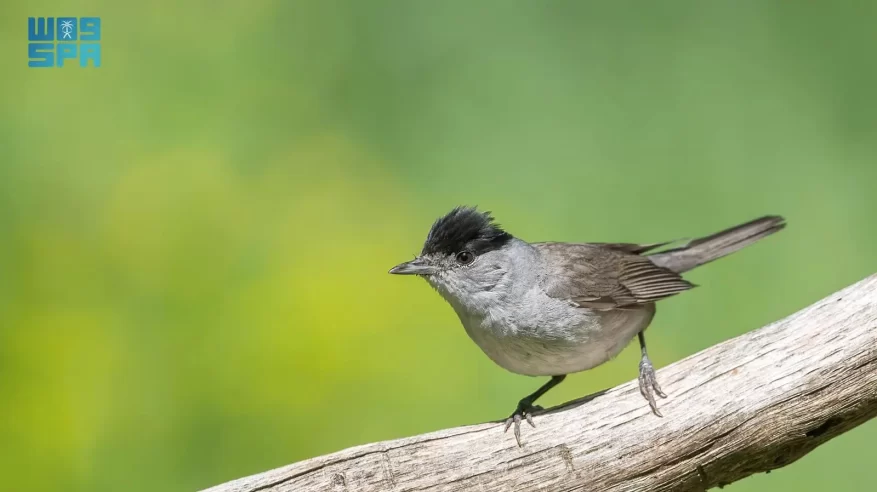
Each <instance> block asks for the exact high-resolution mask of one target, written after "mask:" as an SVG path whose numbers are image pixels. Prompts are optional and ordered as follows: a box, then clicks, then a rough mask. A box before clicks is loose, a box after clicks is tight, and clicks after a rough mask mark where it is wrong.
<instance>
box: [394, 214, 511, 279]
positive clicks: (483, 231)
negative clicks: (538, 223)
mask: <svg viewBox="0 0 877 492" xmlns="http://www.w3.org/2000/svg"><path fill="white" fill-rule="evenodd" d="M511 239H512V235H511V234H509V233H507V232H506V231H504V230H502V227H500V225H499V224H497V223H496V221H494V219H493V217H492V216H491V215H490V212H480V211H478V209H477V208H476V207H466V206H460V207H455V208H454V209H453V210H451V211H450V212H448V214H447V215H445V216H444V217H441V218H439V219H437V220H436V221H435V222H434V223H433V224H432V228H430V230H429V234H427V236H426V241H425V242H424V243H423V250H422V251H421V252H420V256H419V257H418V258H415V259H414V260H412V261H410V262H407V263H403V264H401V265H398V266H396V267H394V268H393V269H392V270H390V273H398V274H407V273H410V274H418V275H428V274H430V273H434V272H433V269H432V268H429V267H427V265H426V262H425V261H424V260H423V257H424V256H433V255H454V254H457V255H460V254H461V253H468V254H470V255H472V257H473V259H474V257H475V256H478V255H481V254H484V253H486V252H488V251H493V250H496V249H499V248H501V247H503V246H504V245H505V244H506V243H508V242H509V241H510V240H511ZM458 259H460V260H465V258H458ZM470 262H471V261H470ZM460 263H464V264H465V263H466V261H460Z"/></svg>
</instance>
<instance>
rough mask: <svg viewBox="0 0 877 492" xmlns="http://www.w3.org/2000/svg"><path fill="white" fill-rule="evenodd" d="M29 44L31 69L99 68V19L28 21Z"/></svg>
mask: <svg viewBox="0 0 877 492" xmlns="http://www.w3.org/2000/svg"><path fill="white" fill-rule="evenodd" d="M56 34H57V36H56ZM27 41H28V43H27V58H28V61H27V66H29V67H63V66H64V61H66V60H77V59H78V60H79V66H80V67H87V66H89V62H91V66H93V67H99V66H100V17H79V18H78V19H77V18H76V17H58V18H57V19H55V18H54V17H28V18H27Z"/></svg>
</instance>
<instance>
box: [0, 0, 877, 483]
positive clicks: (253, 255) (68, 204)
mask: <svg viewBox="0 0 877 492" xmlns="http://www.w3.org/2000/svg"><path fill="white" fill-rule="evenodd" d="M62 15H74V16H87V15H97V16H101V17H102V21H103V39H102V45H103V67H102V68H100V69H94V68H88V69H82V68H79V67H78V65H76V64H70V66H68V67H65V68H63V69H57V68H53V69H29V68H27V55H26V52H27V50H26V43H27V41H26V39H27V36H26V25H27V22H26V18H27V17H28V16H62ZM875 23H877V2H864V1H862V2H831V3H829V2H781V1H773V2H769V1H754V0H749V1H735V2H730V1H727V2H711V1H710V2H702V1H690V2H648V1H640V2H608V1H607V2H575V1H551V2H511V1H491V2H487V1H479V2H462V1H459V2H427V1H398V2H384V1H381V2H378V1H356V0H350V1H346V2H345V1H312V2H298V1H296V2H281V1H271V2H228V1H220V2H215V1H214V2H205V1H197V2H185V3H181V2H170V1H163V0H159V1H155V2H140V3H133V2H127V3H123V2H111V1H108V0H91V1H86V0H83V1H34V2H27V3H18V4H15V5H12V4H9V5H5V6H4V7H3V15H2V18H0V33H2V34H0V48H2V53H3V54H4V57H5V62H4V63H3V68H2V73H3V77H2V78H0V231H2V237H0V474H2V476H3V480H2V482H3V487H4V490H10V491H24V490H37V491H43V490H45V491H50V490H67V491H77V490H83V491H85V490H88V491H121V490H125V491H156V490H160V491H186V490H194V489H198V488H204V487H207V486H209V485H213V484H216V483H219V482H223V481H226V480H230V479H233V478H236V477H240V476H243V475H247V474H251V473H256V472H259V471H263V470H267V469H269V468H272V467H276V466H280V465H283V464H286V463H290V462H293V461H296V460H301V459H305V458H308V457H312V456H315V455H319V454H323V453H328V452H331V451H335V450H338V449H341V448H344V447H347V446H352V445H356V444H361V443H365V442H369V441H375V440H383V439H391V438H396V437H402V436H408V435H412V434H417V433H423V432H427V431H432V430H436V429H441V428H444V427H449V426H457V425H462V424H467V423H475V422H483V421H487V420H492V419H498V418H502V417H505V416H506V415H508V413H509V412H510V411H511V410H512V408H513V407H514V405H515V402H517V400H518V399H519V398H520V397H521V396H523V395H524V394H526V393H528V392H530V391H532V390H533V389H535V388H536V387H537V386H538V385H540V384H541V383H542V382H544V381H543V380H542V379H534V378H527V377H522V376H515V375H512V374H510V373H507V372H505V371H504V370H502V369H500V368H499V367H497V366H495V365H493V363H492V362H491V361H490V360H488V359H487V357H485V356H484V355H483V354H482V353H481V352H480V351H479V349H478V348H477V347H476V346H475V345H474V344H473V343H472V342H471V341H469V339H468V338H467V337H466V335H465V333H464V331H463V329H462V327H461V326H460V325H459V322H458V320H457V319H456V316H455V315H454V313H453V311H452V310H451V309H450V307H448V306H447V305H446V304H445V303H444V302H443V301H442V300H441V299H440V298H439V297H438V296H437V295H436V294H435V293H434V292H432V289H430V288H429V287H428V286H427V284H426V283H425V282H422V281H419V280H416V279H412V278H399V277H393V276H390V275H387V270H388V269H389V268H390V267H391V266H393V265H394V264H396V263H398V262H400V261H403V260H407V259H409V258H410V257H411V255H412V254H413V253H415V252H417V251H419V249H420V246H421V243H422V240H423V238H424V237H425V234H426V232H427V230H428V228H429V225H430V224H431V222H432V220H433V219H435V218H436V217H437V216H439V215H441V214H443V213H445V212H446V211H447V210H449V209H450V208H451V207H452V206H454V205H457V204H477V205H480V206H481V207H483V208H486V209H489V210H492V211H494V213H495V215H496V216H497V217H498V218H499V220H500V221H501V222H502V223H503V224H504V225H505V226H506V227H507V228H508V229H509V230H510V231H512V232H513V233H515V234H516V235H518V236H520V237H522V238H524V239H528V240H532V241H535V240H549V239H551V240H567V241H660V240H667V239H673V238H679V237H690V236H693V235H701V234H707V233H711V232H714V231H716V230H719V229H721V228H723V227H727V226H730V225H734V224H736V223H738V222H742V221H745V220H748V219H751V218H754V217H756V216H759V215H761V214H765V213H779V214H784V215H785V216H786V217H787V218H788V220H789V223H790V227H789V228H788V229H787V230H786V231H784V232H783V233H782V234H780V235H778V236H775V237H772V238H770V239H769V240H767V241H765V242H764V243H760V244H759V245H757V246H756V247H753V248H751V249H747V250H746V251H745V252H742V253H739V254H737V255H735V256H733V257H732V258H729V259H726V260H723V261H721V262H718V263H715V264H711V265H710V266H708V267H705V268H703V269H700V270H698V271H696V272H694V273H692V274H691V275H690V276H689V278H690V279H691V280H692V281H694V282H696V283H698V284H700V285H702V287H701V288H699V289H696V290H694V291H692V292H689V293H686V294H684V295H681V296H678V297H677V298H673V299H670V300H668V301H666V302H662V303H661V307H660V309H659V314H658V316H657V318H656V320H655V322H654V323H653V324H652V328H651V332H652V336H651V338H650V349H651V354H652V356H653V357H652V358H653V360H654V361H655V362H656V364H657V365H658V366H664V365H667V364H669V363H671V362H673V361H675V360H678V359H680V358H683V357H685V356H687V355H690V354H692V353H695V352H697V351H698V350H701V349H703V348H706V347H708V346H710V345H712V344H715V343H717V342H719V341H721V340H725V339H728V338H730V337H733V336H735V335H739V334H741V333H744V332H746V331H749V330H751V329H754V328H757V327H759V326H761V325H763V324H765V323H767V322H770V321H773V320H776V319H779V318H781V317H783V316H785V315H788V314H790V313H792V312H794V311H796V310H798V309H799V308H802V307H804V306H806V305H808V304H810V303H812V302H814V301H816V300H818V299H820V298H821V297H823V296H825V295H827V294H829V293H831V292H833V291H835V290H837V289H839V288H842V287H844V286H846V285H848V284H850V283H853V282H855V281H857V280H859V279H861V278H863V277H865V276H867V275H868V274H871V273H874V272H875V271H877V259H875V253H874V251H875V246H874V244H875V243H877V220H875V210H877V195H875V194H874V191H875V185H877V159H875V158H877V138H875V137H877V117H875V115H877V92H875V87H877V57H875V54H874V53H875V51H874V50H875V46H877V29H875V28H874V26H875ZM637 358H638V353H637V350H636V348H635V347H633V346H631V347H629V348H628V350H627V351H625V352H624V353H623V354H622V355H621V356H620V357H619V358H618V360H616V361H614V362H611V363H609V364H606V365H604V366H602V367H600V368H597V369H595V370H593V371H590V372H587V373H584V374H578V375H575V376H572V377H571V378H570V379H569V380H568V382H567V383H565V384H563V385H562V386H560V387H559V388H558V389H557V390H555V391H553V392H552V393H550V394H549V395H548V396H547V397H546V398H545V402H544V403H547V404H557V403H560V402H563V401H566V400H569V399H573V398H576V397H579V396H582V395H585V394H588V393H591V392H594V391H597V390H600V389H603V388H606V387H610V386H613V385H616V384H619V383H622V382H625V381H628V380H631V379H633V378H634V377H635V375H636V370H637V369H636V367H637ZM670 393H671V395H670V398H672V391H671V392H670ZM644 404H645V403H644ZM509 439H511V437H509ZM875 439H877V423H875V422H872V423H869V424H866V425H864V426H862V427H860V428H858V429H856V430H854V431H853V432H850V433H848V434H846V435H844V436H842V437H840V438H838V439H835V440H834V441H832V442H830V443H828V444H827V445H825V446H823V447H821V448H819V449H818V450H817V451H815V452H814V453H812V454H811V455H809V456H807V457H805V458H804V459H802V460H801V461H800V462H798V463H796V464H793V465H791V466H789V467H787V468H784V469H782V470H778V471H777V472H775V473H772V474H770V475H760V476H757V477H752V478H750V479H747V480H744V481H742V482H739V483H737V484H734V485H731V486H730V487H728V489H729V490H732V491H737V492H743V491H756V490H758V491H765V490H771V491H781V490H795V491H815V490H827V489H830V490H835V491H854V490H865V489H867V488H868V487H867V486H866V485H865V484H869V483H873V462H874V451H873V442H874V441H875Z"/></svg>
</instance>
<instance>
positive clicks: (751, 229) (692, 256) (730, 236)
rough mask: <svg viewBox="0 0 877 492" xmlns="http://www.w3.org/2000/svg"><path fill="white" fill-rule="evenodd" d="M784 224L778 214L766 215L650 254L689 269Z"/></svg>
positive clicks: (667, 265) (663, 264) (664, 263)
mask: <svg viewBox="0 0 877 492" xmlns="http://www.w3.org/2000/svg"><path fill="white" fill-rule="evenodd" d="M784 227H786V222H785V219H783V218H782V217H780V216H778V215H767V216H764V217H761V218H760V219H755V220H753V221H751V222H747V223H745V224H741V225H738V226H736V227H732V228H730V229H727V230H724V231H722V232H717V233H715V234H713V235H710V236H706V237H702V238H699V239H695V240H693V241H691V242H689V243H688V244H686V245H685V246H681V247H679V248H674V249H670V250H666V251H661V252H660V253H655V254H652V255H649V258H650V259H651V260H652V263H654V264H656V265H658V266H661V267H664V268H667V269H669V270H673V271H674V272H676V273H682V272H687V271H688V270H691V269H692V268H695V267H698V266H700V265H703V264H704V263H709V262H711V261H713V260H717V259H719V258H721V257H723V256H726V255H729V254H731V253H733V252H735V251H737V250H739V249H742V248H745V247H746V246H749V245H750V244H752V243H754V242H756V241H758V240H759V239H761V238H763V237H766V236H769V235H771V234H773V233H774V232H777V231H779V230H781V229H783V228H784Z"/></svg>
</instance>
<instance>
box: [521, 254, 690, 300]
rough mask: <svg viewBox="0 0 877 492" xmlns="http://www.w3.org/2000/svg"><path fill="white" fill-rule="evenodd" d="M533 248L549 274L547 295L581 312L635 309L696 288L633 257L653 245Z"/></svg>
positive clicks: (680, 278)
mask: <svg viewBox="0 0 877 492" xmlns="http://www.w3.org/2000/svg"><path fill="white" fill-rule="evenodd" d="M533 246H534V247H535V248H536V249H538V250H539V251H540V252H541V253H542V256H543V260H544V265H545V269H546V272H547V274H546V275H545V277H544V278H543V279H542V288H543V289H544V290H545V292H546V293H547V294H548V295H549V296H550V297H554V298H557V299H567V300H569V301H571V302H574V303H576V304H577V305H579V306H581V307H587V308H591V309H599V310H610V309H618V308H624V307H632V306H636V305H642V304H647V303H651V302H655V301H657V300H660V299H664V298H665V297H669V296H672V295H674V294H678V293H680V292H682V291H685V290H688V289H691V288H692V287H694V284H692V283H691V282H688V281H687V280H685V279H683V278H682V277H681V276H679V274H678V273H675V272H673V271H671V270H668V269H666V268H662V267H659V266H657V265H655V264H654V263H652V261H651V260H649V258H648V257H644V256H639V255H638V254H635V253H634V248H633V246H637V247H638V248H636V249H641V248H646V249H651V248H649V246H651V245H629V246H631V247H630V248H626V247H618V246H617V245H614V244H613V245H605V244H569V243H536V244H533ZM624 246H628V245H624ZM653 247H657V246H653ZM642 251H644V250H642Z"/></svg>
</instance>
